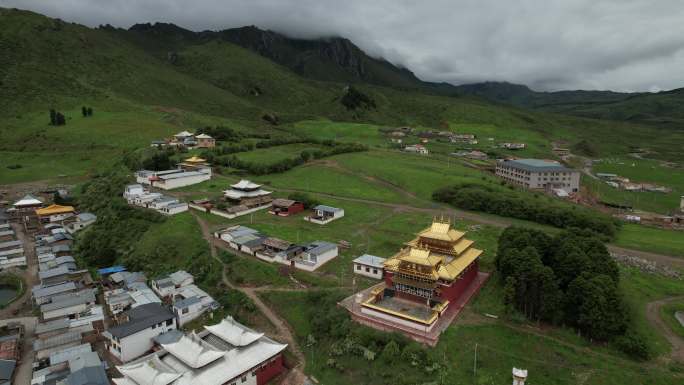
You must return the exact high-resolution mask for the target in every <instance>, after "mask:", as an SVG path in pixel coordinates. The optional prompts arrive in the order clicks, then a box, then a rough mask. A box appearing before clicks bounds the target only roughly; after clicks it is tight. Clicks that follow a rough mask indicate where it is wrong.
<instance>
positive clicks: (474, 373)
mask: <svg viewBox="0 0 684 385" xmlns="http://www.w3.org/2000/svg"><path fill="white" fill-rule="evenodd" d="M473 380H474V381H475V383H477V342H476V343H475V359H473Z"/></svg>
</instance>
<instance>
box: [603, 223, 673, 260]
mask: <svg viewBox="0 0 684 385" xmlns="http://www.w3.org/2000/svg"><path fill="white" fill-rule="evenodd" d="M613 243H614V244H615V245H616V246H621V247H625V248H629V249H636V250H643V251H650V252H652V253H656V254H665V255H674V256H680V257H684V232H681V231H676V230H667V229H658V228H655V227H648V226H642V225H637V224H631V223H629V224H624V225H622V228H621V229H620V231H618V234H617V238H616V239H615V241H614V242H613Z"/></svg>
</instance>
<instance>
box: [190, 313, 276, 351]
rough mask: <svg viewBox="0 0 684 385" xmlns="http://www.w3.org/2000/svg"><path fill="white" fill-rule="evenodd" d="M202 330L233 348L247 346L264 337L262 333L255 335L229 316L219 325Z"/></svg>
mask: <svg viewBox="0 0 684 385" xmlns="http://www.w3.org/2000/svg"><path fill="white" fill-rule="evenodd" d="M204 328H205V329H207V330H209V333H211V334H213V335H215V336H217V337H219V338H221V339H222V340H224V341H226V342H228V343H229V344H231V345H233V346H247V345H249V344H251V343H252V342H254V341H256V340H258V339H259V338H261V337H263V336H264V333H257V332H255V331H253V330H251V329H248V328H246V327H244V326H242V325H241V324H239V323H238V322H236V321H235V320H234V319H233V317H231V316H228V317H226V318H225V319H224V320H222V321H221V323H219V324H216V325H211V326H205V327H204Z"/></svg>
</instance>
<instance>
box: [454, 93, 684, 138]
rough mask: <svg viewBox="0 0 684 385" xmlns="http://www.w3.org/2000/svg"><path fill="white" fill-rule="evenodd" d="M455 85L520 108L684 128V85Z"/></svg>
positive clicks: (475, 94) (482, 96)
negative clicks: (653, 88) (617, 88)
mask: <svg viewBox="0 0 684 385" xmlns="http://www.w3.org/2000/svg"><path fill="white" fill-rule="evenodd" d="M455 88H456V90H457V91H458V92H459V93H460V94H463V95H471V96H478V97H481V98H484V99H487V100H490V101H494V102H498V103H505V104H510V105H513V106H516V107H521V108H527V109H535V110H542V111H547V112H555V113H562V114H568V115H575V116H582V117H590V118H598V119H610V120H620V121H632V122H640V123H649V124H657V125H668V126H674V127H677V128H684V88H680V89H675V90H672V91H663V92H658V93H648V92H637V93H622V92H613V91H582V90H577V91H555V92H537V91H533V90H531V89H530V88H529V87H527V86H525V85H521V84H513V83H507V82H484V83H474V84H464V85H460V86H456V87H455Z"/></svg>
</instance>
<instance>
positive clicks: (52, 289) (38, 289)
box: [31, 281, 76, 298]
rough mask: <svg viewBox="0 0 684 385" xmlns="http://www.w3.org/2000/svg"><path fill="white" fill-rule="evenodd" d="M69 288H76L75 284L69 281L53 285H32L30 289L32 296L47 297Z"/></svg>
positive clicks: (69, 289)
mask: <svg viewBox="0 0 684 385" xmlns="http://www.w3.org/2000/svg"><path fill="white" fill-rule="evenodd" d="M71 290H76V284H75V283H74V282H71V281H69V282H64V283H61V284H59V285H54V286H34V287H33V289H31V291H32V292H33V297H34V298H42V297H49V296H51V295H56V294H59V293H64V292H67V291H71Z"/></svg>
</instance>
